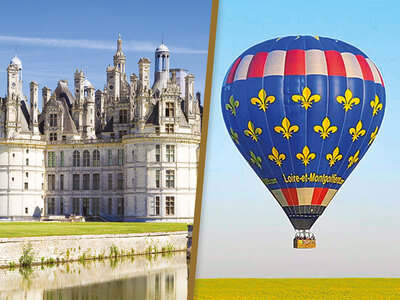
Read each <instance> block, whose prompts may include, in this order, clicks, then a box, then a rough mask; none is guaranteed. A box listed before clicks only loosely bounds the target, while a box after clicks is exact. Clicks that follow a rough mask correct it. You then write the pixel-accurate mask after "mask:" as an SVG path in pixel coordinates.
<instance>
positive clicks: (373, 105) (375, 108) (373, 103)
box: [369, 95, 383, 116]
mask: <svg viewBox="0 0 400 300" xmlns="http://www.w3.org/2000/svg"><path fill="white" fill-rule="evenodd" d="M369 105H370V106H371V108H372V109H373V110H372V115H373V116H375V115H376V114H377V113H378V111H380V110H382V108H383V104H382V103H381V102H379V97H378V95H375V100H372V101H371V102H370V103H369Z"/></svg>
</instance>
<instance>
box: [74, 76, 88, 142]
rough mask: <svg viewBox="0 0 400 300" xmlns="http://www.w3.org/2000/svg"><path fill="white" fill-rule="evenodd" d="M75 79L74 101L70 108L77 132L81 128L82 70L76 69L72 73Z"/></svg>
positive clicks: (83, 86)
mask: <svg viewBox="0 0 400 300" xmlns="http://www.w3.org/2000/svg"><path fill="white" fill-rule="evenodd" d="M74 79H75V101H74V104H73V108H72V118H73V119H74V122H75V125H76V127H77V129H78V132H79V134H82V130H83V103H84V101H85V85H84V81H85V75H84V74H83V71H82V70H81V71H79V70H76V72H75V74H74Z"/></svg>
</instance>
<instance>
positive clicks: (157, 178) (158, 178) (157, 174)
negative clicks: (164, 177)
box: [156, 170, 161, 188]
mask: <svg viewBox="0 0 400 300" xmlns="http://www.w3.org/2000/svg"><path fill="white" fill-rule="evenodd" d="M160 174H161V170H156V188H159V187H160V177H161V176H160Z"/></svg>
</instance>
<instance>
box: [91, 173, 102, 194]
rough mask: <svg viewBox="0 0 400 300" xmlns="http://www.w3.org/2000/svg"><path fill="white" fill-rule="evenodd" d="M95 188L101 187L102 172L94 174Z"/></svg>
mask: <svg viewBox="0 0 400 300" xmlns="http://www.w3.org/2000/svg"><path fill="white" fill-rule="evenodd" d="M92 187H93V189H94V190H99V189H100V174H93V185H92Z"/></svg>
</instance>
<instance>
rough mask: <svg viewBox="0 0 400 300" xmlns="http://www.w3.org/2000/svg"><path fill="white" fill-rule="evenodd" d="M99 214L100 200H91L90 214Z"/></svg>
mask: <svg viewBox="0 0 400 300" xmlns="http://www.w3.org/2000/svg"><path fill="white" fill-rule="evenodd" d="M99 213H100V198H93V204H92V214H93V215H98V214H99Z"/></svg>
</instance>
